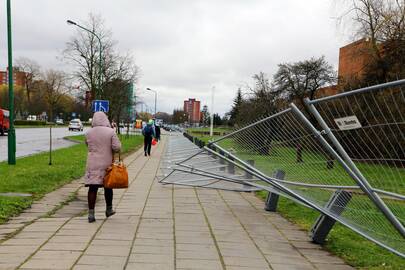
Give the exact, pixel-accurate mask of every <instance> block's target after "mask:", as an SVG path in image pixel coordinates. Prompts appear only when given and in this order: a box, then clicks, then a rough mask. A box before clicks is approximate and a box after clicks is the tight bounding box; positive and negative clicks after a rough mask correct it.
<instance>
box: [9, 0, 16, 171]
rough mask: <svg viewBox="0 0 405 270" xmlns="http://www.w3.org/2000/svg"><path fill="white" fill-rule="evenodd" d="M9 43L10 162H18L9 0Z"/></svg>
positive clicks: (13, 163) (11, 163) (12, 163)
mask: <svg viewBox="0 0 405 270" xmlns="http://www.w3.org/2000/svg"><path fill="white" fill-rule="evenodd" d="M7 41H8V42H7V43H8V95H9V111H10V120H9V121H10V127H9V131H8V164H10V165H15V164H16V158H15V153H16V138H15V129H14V78H13V76H14V75H13V52H12V50H13V46H12V40H11V3H10V0H7Z"/></svg>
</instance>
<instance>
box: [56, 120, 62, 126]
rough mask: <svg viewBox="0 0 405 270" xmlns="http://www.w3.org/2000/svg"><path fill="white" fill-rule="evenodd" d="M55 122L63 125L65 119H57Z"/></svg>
mask: <svg viewBox="0 0 405 270" xmlns="http://www.w3.org/2000/svg"><path fill="white" fill-rule="evenodd" d="M55 123H56V124H57V125H63V119H56V121H55Z"/></svg>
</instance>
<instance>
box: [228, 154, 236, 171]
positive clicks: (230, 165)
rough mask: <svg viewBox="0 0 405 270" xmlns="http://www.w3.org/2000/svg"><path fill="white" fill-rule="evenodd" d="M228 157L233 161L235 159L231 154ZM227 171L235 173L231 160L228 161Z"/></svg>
mask: <svg viewBox="0 0 405 270" xmlns="http://www.w3.org/2000/svg"><path fill="white" fill-rule="evenodd" d="M228 159H230V160H232V161H234V160H235V159H234V158H233V157H232V156H228ZM228 173H230V174H235V165H234V164H233V163H231V162H229V163H228Z"/></svg>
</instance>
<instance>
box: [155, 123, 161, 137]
mask: <svg viewBox="0 0 405 270" xmlns="http://www.w3.org/2000/svg"><path fill="white" fill-rule="evenodd" d="M155 132H156V140H157V141H160V126H159V125H155Z"/></svg>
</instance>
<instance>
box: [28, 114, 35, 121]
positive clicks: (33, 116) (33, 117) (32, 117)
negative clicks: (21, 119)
mask: <svg viewBox="0 0 405 270" xmlns="http://www.w3.org/2000/svg"><path fill="white" fill-rule="evenodd" d="M27 120H28V121H37V116H36V115H28V117H27Z"/></svg>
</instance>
